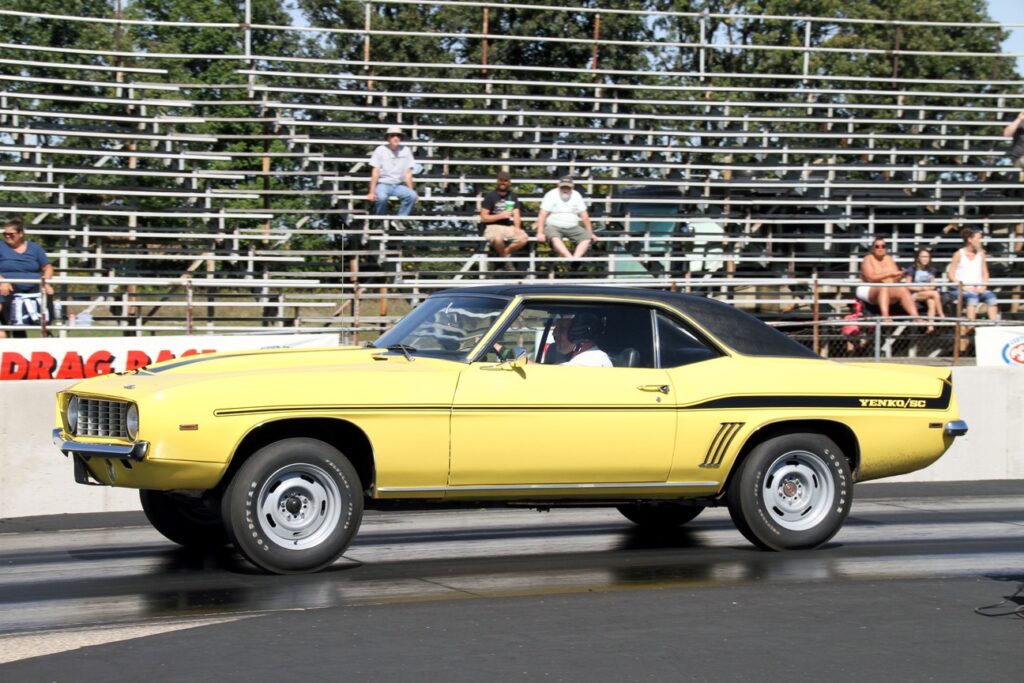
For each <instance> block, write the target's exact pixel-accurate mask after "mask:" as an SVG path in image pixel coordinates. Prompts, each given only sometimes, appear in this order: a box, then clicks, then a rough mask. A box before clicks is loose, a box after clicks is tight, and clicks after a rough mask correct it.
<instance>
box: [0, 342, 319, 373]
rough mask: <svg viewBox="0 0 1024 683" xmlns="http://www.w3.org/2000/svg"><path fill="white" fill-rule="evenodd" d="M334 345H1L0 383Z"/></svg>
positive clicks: (158, 343)
mask: <svg viewBox="0 0 1024 683" xmlns="http://www.w3.org/2000/svg"><path fill="white" fill-rule="evenodd" d="M337 345H338V335H337V334H271V335H230V336H229V335H211V336H205V335H204V336H168V337H67V338H63V339H60V338H55V337H49V338H39V339H0V381H11V380H29V379H84V378H86V377H95V376H96V375H107V374H110V373H112V372H123V371H125V370H136V369H138V368H141V367H144V366H146V365H149V364H150V363H156V362H159V361H164V360H173V359H175V358H184V357H186V356H195V355H198V354H201V353H214V352H217V351H245V350H254V349H283V348H299V347H302V348H313V347H323V346H337Z"/></svg>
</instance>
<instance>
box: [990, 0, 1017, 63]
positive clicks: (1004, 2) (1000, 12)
mask: <svg viewBox="0 0 1024 683" xmlns="http://www.w3.org/2000/svg"><path fill="white" fill-rule="evenodd" d="M988 13H989V14H990V15H992V19H994V20H995V21H998V22H1001V23H1003V24H1007V28H1008V29H1010V37H1009V38H1008V39H1007V40H1006V42H1005V43H1003V51H1005V52H1013V53H1017V54H1021V55H1024V0H988ZM1012 24H1016V25H1017V28H1014V27H1013V26H1011V25H1012ZM1017 72H1018V73H1021V74H1024V57H1018V58H1017Z"/></svg>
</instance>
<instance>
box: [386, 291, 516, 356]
mask: <svg viewBox="0 0 1024 683" xmlns="http://www.w3.org/2000/svg"><path fill="white" fill-rule="evenodd" d="M506 306H508V300H507V299H502V298H498V297H489V296H464V295H463V296H433V297H430V298H429V299H427V300H426V301H425V302H423V304H422V305H420V306H419V307H417V308H416V309H415V310H413V311H412V312H411V313H410V314H409V315H407V316H405V317H404V318H402V319H401V320H400V321H399V322H398V324H397V325H395V326H394V327H393V328H392V329H391V330H389V331H388V332H386V333H384V334H383V335H381V337H380V338H379V339H378V340H377V341H375V342H373V346H376V347H377V348H382V349H394V350H395V351H396V352H398V353H404V354H412V355H415V354H424V355H428V356H438V357H442V358H463V357H464V356H466V354H468V353H469V352H470V351H472V350H473V347H475V346H476V345H477V343H478V342H479V341H480V340H481V339H482V338H483V336H484V335H485V334H487V331H488V330H490V329H491V327H493V326H494V321H496V320H497V319H498V316H500V315H501V313H502V311H504V310H505V307H506Z"/></svg>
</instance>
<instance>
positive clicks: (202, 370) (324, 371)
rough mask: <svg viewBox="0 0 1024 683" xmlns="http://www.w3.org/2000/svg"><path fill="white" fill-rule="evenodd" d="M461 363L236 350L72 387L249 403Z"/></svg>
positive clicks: (386, 355)
mask: <svg viewBox="0 0 1024 683" xmlns="http://www.w3.org/2000/svg"><path fill="white" fill-rule="evenodd" d="M461 366H462V364H461V363H455V362H453V361H449V360H439V359H436V358H429V357H425V356H416V357H413V359H412V360H408V359H406V358H405V356H403V355H402V354H401V353H397V354H396V353H390V352H387V351H385V350H383V349H375V348H360V347H330V348H316V349H270V350H257V351H233V352H226V353H211V354H202V355H196V356H190V357H187V358H180V359H176V360H171V361H165V362H163V363H156V364H153V365H149V366H147V367H145V368H142V369H140V370H133V371H130V372H124V373H117V374H112V375H102V376H100V377H93V378H91V379H87V380H85V381H83V382H79V383H78V384H75V385H74V386H72V387H70V388H69V389H68V391H69V392H71V393H76V394H88V395H95V396H108V397H123V398H126V399H129V400H139V399H142V398H144V397H147V396H151V395H155V394H160V393H163V392H166V391H168V390H172V389H175V388H177V387H180V386H184V385H187V386H188V387H190V388H192V389H193V390H194V389H195V388H196V387H200V386H206V385H208V386H210V389H211V391H216V392H217V393H220V394H230V395H233V396H234V397H236V400H239V401H242V402H245V399H247V398H251V399H256V398H257V396H254V395H252V393H251V392H255V393H256V394H259V395H260V396H259V398H260V399H261V400H266V399H267V398H268V396H267V394H268V392H270V391H273V392H276V393H277V394H278V395H281V396H282V397H283V396H284V395H285V394H290V393H292V392H293V391H297V390H302V391H306V392H309V391H311V390H315V389H316V388H317V387H319V386H322V385H325V384H332V385H335V388H336V389H337V388H338V387H337V383H338V381H343V380H341V377H342V376H344V377H353V376H354V375H356V374H364V375H365V374H372V375H374V376H377V377H384V376H387V375H391V374H396V373H398V374H409V373H417V372H437V371H441V369H442V368H444V369H446V370H452V369H453V368H458V367H461ZM385 383H387V382H385Z"/></svg>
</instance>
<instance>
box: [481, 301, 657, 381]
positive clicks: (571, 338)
mask: <svg viewBox="0 0 1024 683" xmlns="http://www.w3.org/2000/svg"><path fill="white" fill-rule="evenodd" d="M520 351H526V353H527V354H528V356H529V359H530V362H531V363H542V364H544V365H564V364H570V365H592V366H597V367H636V368H653V367H655V360H656V359H655V356H654V323H653V313H652V311H651V310H650V309H648V308H642V307H639V306H632V305H615V304H587V303H576V302H572V303H568V302H567V303H549V302H544V303H535V304H528V305H527V306H525V307H524V308H523V309H522V310H521V311H520V312H519V315H518V316H516V319H515V320H513V321H512V323H510V324H509V325H508V326H506V328H505V329H504V330H503V331H502V332H501V333H500V334H499V335H498V337H497V339H496V343H495V344H494V345H493V346H492V348H491V349H489V350H488V351H487V353H486V355H485V357H484V360H487V361H494V360H500V359H503V358H508V357H511V356H513V355H515V354H517V353H519V352H520Z"/></svg>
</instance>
